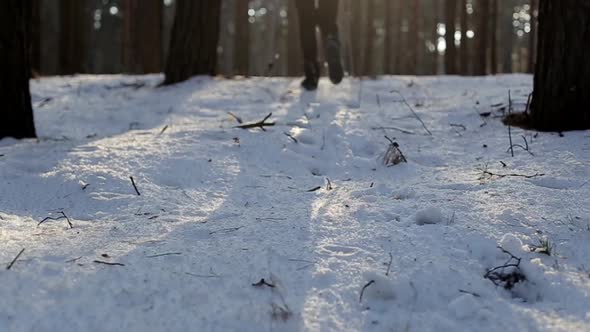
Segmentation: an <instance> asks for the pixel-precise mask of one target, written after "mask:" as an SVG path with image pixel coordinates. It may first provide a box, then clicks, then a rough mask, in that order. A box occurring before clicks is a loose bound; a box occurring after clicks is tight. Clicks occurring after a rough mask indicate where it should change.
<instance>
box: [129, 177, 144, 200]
mask: <svg viewBox="0 0 590 332" xmlns="http://www.w3.org/2000/svg"><path fill="white" fill-rule="evenodd" d="M129 179H131V184H132V185H133V189H135V193H137V196H141V193H140V192H139V190H138V189H137V185H136V184H135V180H134V179H133V176H130V177H129Z"/></svg>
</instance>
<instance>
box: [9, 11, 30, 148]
mask: <svg viewBox="0 0 590 332" xmlns="http://www.w3.org/2000/svg"><path fill="white" fill-rule="evenodd" d="M30 20H31V2H30V0H2V2H0V100H2V108H0V110H1V111H0V117H1V118H2V120H1V121H0V139H2V138H4V137H15V138H27V137H36V134H35V125H34V122H33V108H32V106H31V94H30V92H29V78H30V77H31V66H30V43H31V41H30V33H31V31H30V28H31V22H30Z"/></svg>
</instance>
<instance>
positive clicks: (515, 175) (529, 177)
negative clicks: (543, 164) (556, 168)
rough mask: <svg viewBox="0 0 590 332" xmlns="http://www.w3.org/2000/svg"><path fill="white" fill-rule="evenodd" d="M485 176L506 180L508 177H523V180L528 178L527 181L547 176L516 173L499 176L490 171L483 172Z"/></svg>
mask: <svg viewBox="0 0 590 332" xmlns="http://www.w3.org/2000/svg"><path fill="white" fill-rule="evenodd" d="M483 173H484V174H487V175H489V176H496V177H499V178H506V177H521V178H527V179H532V178H536V177H541V176H545V174H544V173H536V174H533V175H526V174H516V173H510V174H497V173H492V172H490V171H487V170H484V171H483Z"/></svg>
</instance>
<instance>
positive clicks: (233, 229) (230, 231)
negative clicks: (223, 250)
mask: <svg viewBox="0 0 590 332" xmlns="http://www.w3.org/2000/svg"><path fill="white" fill-rule="evenodd" d="M242 228H244V226H240V227H231V228H224V229H220V230H217V231H211V232H209V235H213V234H215V233H223V234H227V233H232V232H235V231H239V230H240V229H242Z"/></svg>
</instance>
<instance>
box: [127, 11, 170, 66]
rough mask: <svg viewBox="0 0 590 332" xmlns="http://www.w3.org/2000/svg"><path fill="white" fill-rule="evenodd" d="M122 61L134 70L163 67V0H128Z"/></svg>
mask: <svg viewBox="0 0 590 332" xmlns="http://www.w3.org/2000/svg"><path fill="white" fill-rule="evenodd" d="M123 6H124V7H123V10H124V11H125V18H124V19H125V22H124V24H125V25H124V28H123V41H124V47H123V64H124V66H125V69H126V70H127V71H128V72H130V73H133V74H146V73H159V72H161V71H162V62H163V61H162V27H163V25H162V23H163V20H162V19H163V16H162V6H163V5H162V0H125V1H124V2H123Z"/></svg>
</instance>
